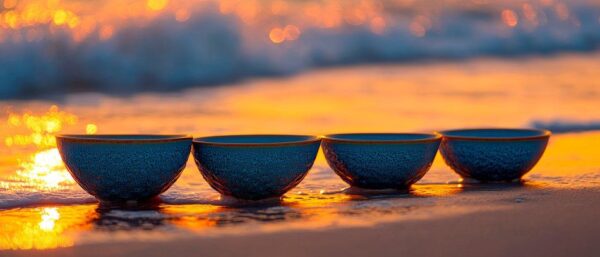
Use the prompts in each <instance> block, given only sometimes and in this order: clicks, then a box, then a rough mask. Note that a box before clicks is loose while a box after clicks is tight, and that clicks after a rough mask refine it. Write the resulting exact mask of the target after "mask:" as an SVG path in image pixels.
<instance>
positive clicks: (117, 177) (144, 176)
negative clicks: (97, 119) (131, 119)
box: [56, 135, 192, 202]
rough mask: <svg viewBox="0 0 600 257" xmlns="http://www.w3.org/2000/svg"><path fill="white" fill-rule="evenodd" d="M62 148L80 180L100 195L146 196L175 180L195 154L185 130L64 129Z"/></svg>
mask: <svg viewBox="0 0 600 257" xmlns="http://www.w3.org/2000/svg"><path fill="white" fill-rule="evenodd" d="M56 142H57V145H58V150H59V151H60V155H61V157H62V160H63V162H64V163H65V165H66V166H67V169H68V170H69V172H70V173H71V175H72V176H73V178H74V179H75V181H77V183H78V184H79V185H80V186H81V187H82V188H83V189H84V190H85V191H86V192H88V193H89V194H91V195H93V196H95V197H96V198H97V199H99V200H101V201H109V202H120V201H141V200H146V199H150V198H153V197H154V196H157V195H159V194H160V193H162V192H164V191H166V190H167V189H169V187H171V185H173V183H175V181H176V180H177V178H178V177H179V175H180V174H181V171H182V170H183V168H184V167H185V164H186V162H187V160H188V158H189V155H190V148H191V143H192V138H191V137H190V136H185V135H59V136H57V137H56Z"/></svg>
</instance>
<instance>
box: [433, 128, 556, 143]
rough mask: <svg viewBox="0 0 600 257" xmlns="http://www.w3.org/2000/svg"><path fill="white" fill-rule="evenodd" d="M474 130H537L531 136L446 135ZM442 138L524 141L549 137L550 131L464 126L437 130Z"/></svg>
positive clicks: (531, 130) (530, 129)
mask: <svg viewBox="0 0 600 257" xmlns="http://www.w3.org/2000/svg"><path fill="white" fill-rule="evenodd" d="M476 130H480V131H481V130H484V131H485V130H488V131H489V130H505V131H523V132H525V131H527V132H538V134H536V135H532V136H511V137H482V136H452V135H448V133H450V132H458V131H476ZM438 133H440V134H441V135H442V136H443V137H444V139H452V140H469V141H526V140H537V139H544V138H549V137H550V135H552V132H550V130H547V129H533V128H464V129H449V130H442V131H438Z"/></svg>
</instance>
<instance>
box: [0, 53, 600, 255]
mask: <svg viewBox="0 0 600 257" xmlns="http://www.w3.org/2000/svg"><path fill="white" fill-rule="evenodd" d="M599 57H600V56H599V55H598V54H593V55H587V56H584V55H565V56H556V57H551V58H527V59H512V60H511V59H504V60H498V59H478V60H472V61H463V62H447V63H436V64H414V65H385V66H364V67H348V68H340V69H329V70H327V69H325V70H320V71H315V72H310V73H306V74H303V75H299V76H296V77H291V78H278V79H268V80H255V81H249V82H246V83H241V84H237V85H231V86H222V87H216V88H202V89H191V90H188V91H185V92H183V93H173V94H138V95H135V96H132V97H130V98H115V97H109V96H104V95H99V94H80V95H69V96H68V97H67V98H66V99H65V100H64V101H62V102H49V101H4V102H0V108H2V109H3V111H5V112H4V113H3V114H2V115H3V116H2V117H3V118H2V126H0V136H1V137H2V139H3V142H2V143H3V147H1V148H0V208H1V209H2V210H0V224H2V230H1V232H0V249H47V248H56V247H68V246H72V245H78V244H88V243H106V242H112V241H127V240H135V241H139V240H141V241H144V240H172V239H174V238H180V237H190V236H209V237H210V236H227V235H228V234H243V233H269V232H272V231H281V230H293V229H332V228H338V227H347V226H373V225H375V224H380V223H384V222H398V221H402V220H414V219H439V218H442V217H446V216H448V215H460V214H464V213H469V212H479V211H490V210H496V209H502V208H511V206H513V205H514V204H527V203H528V202H530V201H535V199H537V198H539V197H544V195H547V194H553V193H555V192H557V190H573V189H579V188H598V187H600V168H599V167H600V160H599V159H598V158H597V156H598V150H597V149H596V147H597V146H599V145H600V132H598V131H589V132H581V133H563V134H556V135H554V136H553V137H552V139H551V141H550V144H549V146H548V149H547V151H546V153H545V155H544V157H543V158H542V160H541V161H540V163H539V164H538V165H537V166H536V167H535V168H534V170H533V171H532V172H531V173H530V174H528V175H527V176H526V178H525V181H524V182H523V183H516V184H508V185H507V184H489V185H479V184H468V183H460V182H459V178H458V176H456V175H455V174H454V173H452V172H451V171H450V169H449V168H447V166H445V164H444V163H443V160H442V159H441V158H440V156H437V158H436V160H435V162H434V165H433V167H432V169H431V171H430V172H429V173H428V174H427V175H426V176H425V177H424V178H423V179H422V180H421V181H419V183H417V185H415V186H413V188H412V189H411V190H410V191H409V192H376V193H374V192H367V191H360V190H355V189H347V186H346V185H345V184H344V183H343V182H342V181H341V180H340V179H339V178H338V177H337V176H336V175H335V174H334V173H333V172H332V171H331V170H330V169H329V168H328V167H327V164H326V162H325V160H324V158H323V155H322V154H321V153H320V154H319V156H318V157H317V161H316V163H315V166H314V167H313V169H312V170H311V171H310V174H309V175H308V176H307V178H306V179H305V180H304V181H303V182H302V183H301V184H300V185H299V186H298V187H297V188H295V189H293V190H292V191H290V192H289V193H288V194H286V195H285V196H284V198H283V199H282V200H281V201H266V202H261V203H258V204H257V203H253V204H249V203H244V202H236V201H234V200H232V199H220V197H219V195H218V194H217V193H215V192H214V191H213V190H211V189H210V188H209V186H208V185H207V184H206V182H204V180H203V179H202V177H201V176H200V174H199V172H198V171H197V169H196V167H195V165H194V164H193V162H192V161H190V162H189V163H188V166H187V168H186V169H185V170H184V172H183V174H182V176H181V178H180V179H179V180H178V182H177V183H176V184H175V185H174V186H173V187H172V188H171V189H170V190H169V191H167V192H166V193H165V194H163V195H162V196H161V197H160V199H158V200H157V201H155V202H152V203H146V204H144V205H141V206H108V205H106V204H99V203H97V202H96V201H95V200H94V199H93V198H92V197H90V196H89V195H87V194H86V193H85V192H83V191H82V190H81V189H80V188H79V187H78V186H77V185H76V184H75V183H74V182H73V180H72V179H71V178H70V176H69V175H68V173H67V172H66V170H64V167H63V166H62V163H61V162H60V157H59V156H58V153H57V151H56V149H55V148H54V142H53V140H52V138H53V137H52V135H53V134H55V133H63V132H65V133H85V132H87V133H193V134H194V135H195V136H204V135H212V134H234V133H306V134H317V135H323V134H327V133H336V132H361V131H363V132H364V131H382V132H384V131H388V132H393V131H431V130H438V129H449V128H456V127H476V126H525V127H527V126H533V125H535V124H540V123H548V124H550V123H557V124H560V123H563V122H565V121H568V122H569V123H571V124H580V125H582V126H584V125H585V124H589V123H593V122H597V121H599V120H600V108H597V107H598V102H599V100H600V99H599V98H600V85H598V81H600V74H599V73H598V72H597V71H598V70H600V61H598V60H600V58H599ZM53 104H55V105H56V106H55V107H51V105H53Z"/></svg>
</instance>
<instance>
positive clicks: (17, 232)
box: [0, 205, 95, 250]
mask: <svg viewBox="0 0 600 257" xmlns="http://www.w3.org/2000/svg"><path fill="white" fill-rule="evenodd" d="M94 208H95V206H93V205H84V206H68V207H42V208H30V209H26V210H22V209H15V210H8V211H3V215H0V224H2V234H3V236H2V237H0V250H11V249H12V250H17V249H21V250H23V249H38V250H41V249H52V248H59V247H69V246H73V244H74V240H75V238H74V237H73V235H71V234H69V233H68V231H69V230H71V229H73V228H75V227H77V228H78V229H79V230H80V231H81V230H85V229H87V228H86V225H82V224H83V223H85V221H86V220H88V219H89V218H90V215H91V214H93V209H94ZM64 213H68V218H64V217H63V214H64Z"/></svg>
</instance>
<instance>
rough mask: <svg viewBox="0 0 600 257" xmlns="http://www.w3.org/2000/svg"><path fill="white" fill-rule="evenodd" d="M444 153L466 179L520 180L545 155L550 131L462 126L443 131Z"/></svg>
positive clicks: (441, 149)
mask: <svg viewBox="0 0 600 257" xmlns="http://www.w3.org/2000/svg"><path fill="white" fill-rule="evenodd" d="M440 133H441V134H442V135H443V139H442V145H441V147H440V152H441V154H442V156H443V158H444V160H445V161H446V163H447V164H448V166H450V167H451V168H452V169H453V170H454V171H455V172H456V173H458V175H460V176H461V177H463V178H465V179H474V180H478V181H489V182H500V181H507V182H508V181H514V180H519V179H520V178H521V177H522V176H523V175H525V173H527V172H528V171H530V170H531V169H532V168H533V166H535V164H536V163H537V162H538V160H539V159H540V158H541V157H542V154H543V153H544V150H545V149H546V145H547V144H548V139H549V138H550V131H547V130H534V129H460V130H447V131H443V132H440Z"/></svg>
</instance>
